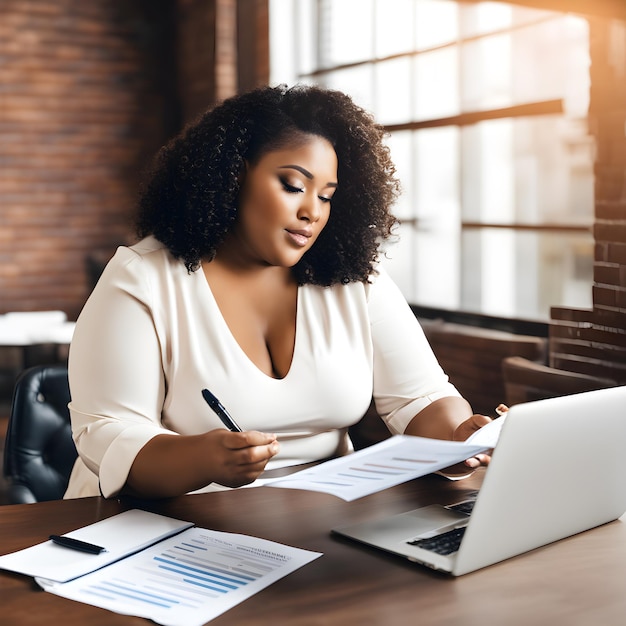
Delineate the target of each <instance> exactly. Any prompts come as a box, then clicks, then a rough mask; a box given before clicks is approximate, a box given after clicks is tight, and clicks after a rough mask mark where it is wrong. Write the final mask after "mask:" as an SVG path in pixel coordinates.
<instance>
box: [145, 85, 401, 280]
mask: <svg viewBox="0 0 626 626" xmlns="http://www.w3.org/2000/svg"><path fill="white" fill-rule="evenodd" d="M311 134H313V135H317V136H320V137H323V138H324V139H326V140H328V141H329V142H330V143H331V144H332V146H333V147H334V149H335V152H336V154H337V160H338V183H339V184H338V188H337V190H336V192H335V194H334V195H333V198H332V201H331V211H330V218H329V220H328V223H327V225H326V227H325V228H324V229H323V230H322V232H321V234H320V235H319V237H318V239H317V241H316V242H315V244H314V245H313V246H312V248H311V249H310V250H308V251H307V252H306V253H305V254H304V256H303V258H302V259H301V260H300V261H299V262H298V264H297V265H296V266H295V267H294V268H293V272H294V274H295V277H296V279H297V281H298V283H299V284H305V283H309V284H315V285H322V286H329V285H333V284H337V283H349V282H355V281H367V279H368V277H369V276H370V275H371V273H372V272H373V271H374V265H375V263H376V261H377V260H378V256H379V250H380V246H381V244H382V242H383V241H384V240H386V239H389V238H390V236H391V235H392V230H393V228H394V226H395V225H396V223H397V220H396V218H395V217H394V216H393V215H392V213H391V205H392V204H393V202H394V201H395V200H396V198H397V196H398V194H399V183H398V181H397V179H396V177H395V167H394V165H393V163H392V161H391V158H390V155H389V149H388V148H387V146H386V145H385V144H384V143H383V138H384V131H383V128H382V127H381V126H380V125H378V124H377V123H376V122H375V121H374V119H373V117H372V116H371V115H370V114H369V113H367V112H366V111H365V110H364V109H362V108H360V107H359V106H357V105H356V104H355V103H354V102H353V101H352V99H351V98H350V97H349V96H348V95H346V94H344V93H341V92H339V91H334V90H329V89H323V88H321V87H316V86H304V85H297V86H295V87H291V88H287V87H286V86H284V85H282V86H279V87H261V88H258V89H255V90H253V91H250V92H248V93H245V94H241V95H237V96H233V97H231V98H229V99H227V100H225V101H224V102H222V103H221V104H219V105H218V106H216V107H215V108H213V109H211V110H209V111H207V112H206V113H204V114H203V115H202V116H201V117H200V118H199V119H198V120H197V121H196V122H195V123H193V124H191V125H190V126H188V127H187V128H186V129H184V130H183V132H181V134H179V135H178V136H177V137H175V138H174V139H173V140H172V141H170V142H169V143H168V144H167V145H165V146H164V147H163V148H162V149H161V150H160V151H159V153H158V155H157V158H156V160H155V163H154V166H153V169H152V170H151V173H150V178H149V179H148V181H147V183H146V185H145V186H144V188H143V190H142V193H141V196H140V199H139V212H138V216H137V235H138V236H139V237H141V238H143V237H146V236H148V235H153V236H154V237H156V238H157V239H158V240H159V241H161V242H162V243H163V244H164V245H165V246H166V247H167V248H168V249H169V251H170V252H171V253H172V254H173V255H174V257H175V258H177V259H179V260H181V261H182V262H183V263H184V264H185V266H186V268H187V270H188V271H190V272H192V271H195V270H197V269H198V268H199V267H200V264H201V262H202V261H203V260H209V261H210V260H212V259H213V258H214V257H215V251H216V248H217V247H218V246H219V244H220V242H221V241H222V240H223V239H224V237H225V235H226V234H227V233H228V231H229V230H230V229H231V228H232V226H233V223H234V222H235V220H236V219H237V208H238V198H239V192H240V178H241V177H240V175H241V172H242V171H243V169H244V167H245V163H246V162H247V163H250V164H252V165H254V164H255V163H256V162H258V160H259V159H260V158H261V157H262V156H263V155H265V154H267V153H268V152H270V151H273V150H277V149H280V148H283V147H285V146H286V145H294V144H296V145H297V144H298V143H302V141H303V139H304V138H306V136H307V135H311Z"/></svg>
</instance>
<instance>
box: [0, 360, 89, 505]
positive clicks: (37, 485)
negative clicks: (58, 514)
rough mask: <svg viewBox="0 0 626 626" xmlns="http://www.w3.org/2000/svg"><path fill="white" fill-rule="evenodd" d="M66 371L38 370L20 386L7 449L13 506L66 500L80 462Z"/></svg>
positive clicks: (15, 395)
mask: <svg viewBox="0 0 626 626" xmlns="http://www.w3.org/2000/svg"><path fill="white" fill-rule="evenodd" d="M69 401H70V389H69V384H68V379H67V366H66V365H39V366H36V367H31V368H29V369H27V370H25V371H23V372H22V373H21V374H20V376H19V377H18V379H17V381H16V383H15V389H14V391H13V401H12V405H11V414H10V416H9V424H8V428H7V435H6V440H5V445H4V475H5V478H6V479H7V482H8V485H9V487H8V488H9V495H8V497H9V502H10V503H11V504H22V503H30V502H41V501H44V500H59V499H61V498H62V497H63V494H64V492H65V489H66V488H67V484H68V481H69V477H70V473H71V471H72V467H73V465H74V461H75V460H76V457H77V453H76V447H75V446H74V442H73V440H72V432H71V426H70V415H69V409H68V406H67V405H68V403H69Z"/></svg>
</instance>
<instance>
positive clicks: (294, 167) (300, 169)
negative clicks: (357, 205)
mask: <svg viewBox="0 0 626 626" xmlns="http://www.w3.org/2000/svg"><path fill="white" fill-rule="evenodd" d="M278 169H281V170H286V169H292V170H297V171H298V172H300V173H301V174H302V175H303V176H306V177H307V178H308V179H309V180H313V179H314V178H315V176H313V174H311V172H309V170H307V169H305V168H304V167H301V166H300V165H281V166H280V167H279V168H278ZM326 186H327V187H337V183H331V182H328V183H326Z"/></svg>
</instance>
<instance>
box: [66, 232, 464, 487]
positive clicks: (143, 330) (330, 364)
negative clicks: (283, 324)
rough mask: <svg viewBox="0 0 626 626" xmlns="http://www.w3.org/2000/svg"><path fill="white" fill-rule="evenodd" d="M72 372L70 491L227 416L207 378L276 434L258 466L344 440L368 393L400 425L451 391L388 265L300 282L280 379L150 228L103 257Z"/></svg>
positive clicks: (327, 451) (314, 455) (118, 482)
mask: <svg viewBox="0 0 626 626" xmlns="http://www.w3.org/2000/svg"><path fill="white" fill-rule="evenodd" d="M69 377H70V392H71V397H72V400H71V403H70V414H71V417H72V430H73V434H74V439H75V442H76V447H77V450H78V453H79V458H78V459H77V461H76V464H75V466H74V470H73V472H72V476H71V478H70V484H69V487H68V490H67V492H66V497H82V496H92V495H99V494H100V491H102V493H103V495H105V496H107V497H109V496H113V495H115V494H117V493H118V492H119V491H120V489H121V488H122V487H123V486H124V484H125V482H126V479H127V476H128V472H129V471H130V467H131V465H132V463H133V461H134V459H135V456H136V455H137V453H138V452H139V450H140V449H141V448H142V447H143V446H144V445H145V444H146V443H147V442H148V441H149V440H150V439H151V438H152V437H155V436H156V435H159V434H163V433H169V434H172V435H176V434H183V435H191V434H199V433H202V432H206V431H208V430H212V429H215V428H223V425H222V423H221V422H220V421H219V419H218V417H217V416H216V415H215V414H214V413H213V411H211V409H210V408H209V407H208V405H207V404H206V403H205V401H204V399H203V397H202V394H201V390H202V389H203V388H205V387H206V388H208V389H210V390H211V391H212V392H213V393H214V394H215V395H216V396H217V397H218V398H219V399H220V401H221V402H222V404H223V405H224V406H225V407H226V408H227V409H228V411H229V412H230V413H231V415H232V416H233V418H234V419H235V421H237V423H238V424H239V425H240V426H241V427H242V428H243V429H244V430H260V431H263V432H272V433H276V434H277V435H278V439H279V442H280V444H281V451H280V453H279V454H278V455H277V456H276V457H275V459H273V460H272V461H271V462H270V464H269V465H268V468H267V469H272V468H273V467H278V466H281V465H289V464H298V463H302V462H307V461H312V460H318V459H323V458H327V457H330V456H332V455H334V454H337V453H341V452H344V451H345V450H346V449H347V446H346V437H347V428H348V427H349V426H351V425H352V424H354V423H356V422H357V421H358V420H359V419H360V418H361V416H362V415H363V414H364V413H365V411H366V410H367V408H368V406H369V404H370V401H371V399H372V396H373V397H374V400H375V402H376V408H377V410H378V412H379V414H380V415H381V416H382V417H383V419H384V420H385V422H386V423H387V426H388V427H389V429H390V431H391V432H393V433H401V432H404V429H405V428H406V426H407V424H408V423H409V421H410V420H411V419H412V418H413V416H414V415H415V414H416V413H418V412H419V411H420V410H421V409H422V408H424V407H425V406H426V405H428V404H429V403H430V402H432V401H433V400H435V399H437V398H440V397H444V396H451V395H459V394H458V392H457V390H456V389H455V388H454V387H453V386H452V385H451V384H450V382H449V381H448V378H447V376H446V375H445V373H444V372H443V370H442V369H441V367H440V366H439V364H438V362H437V360H436V358H435V356H434V354H433V353H432V350H431V348H430V346H429V345H428V342H427V340H426V338H425V336H424V333H423V331H422V329H421V327H420V325H419V323H418V321H417V320H416V318H415V316H414V315H413V313H412V311H411V309H410V307H409V306H408V304H407V303H406V301H405V300H404V298H403V296H402V295H401V293H400V291H399V290H398V288H397V287H396V285H395V284H394V283H393V282H392V280H391V279H390V278H389V276H388V275H387V274H386V272H385V271H384V270H382V269H380V271H379V273H378V274H376V275H375V276H373V277H372V279H371V282H370V283H367V284H364V283H350V284H348V285H336V286H333V287H318V286H313V285H304V286H301V287H299V289H298V301H297V318H296V338H295V345H294V354H293V359H292V363H291V367H290V369H289V371H288V373H287V375H286V376H285V377H284V378H280V379H277V378H273V377H271V376H268V375H267V374H265V373H264V372H262V371H261V370H260V369H259V368H258V367H257V366H256V365H255V364H254V363H253V362H252V361H251V360H250V359H249V357H248V356H247V355H246V353H245V352H244V351H243V349H242V348H241V347H240V346H239V344H238V343H237V341H236V340H235V338H234V337H233V335H232V333H231V332H230V329H229V328H228V325H227V324H226V321H225V320H224V318H223V317H222V314H221V312H220V310H219V308H218V306H217V303H216V301H215V299H214V297H213V294H212V292H211V289H210V287H209V284H208V282H207V280H206V277H205V276H204V272H202V271H201V270H199V271H196V272H192V273H188V272H187V270H186V268H185V267H184V265H183V264H182V263H181V262H180V261H178V260H176V259H174V258H173V257H172V256H171V254H170V253H169V252H168V251H167V249H166V248H165V247H164V246H163V245H162V244H161V243H159V242H158V241H156V240H155V239H154V238H152V237H149V238H147V239H144V240H143V241H141V242H139V243H138V244H136V245H134V246H132V247H120V248H119V249H118V251H117V252H116V254H115V256H114V257H113V258H112V259H111V261H110V262H109V264H108V265H107V267H106V268H105V271H104V272H103V274H102V277H101V278H100V280H99V282H98V284H97V286H96V288H95V289H94V291H93V293H92V294H91V296H90V297H89V299H88V301H87V303H86V304H85V306H84V308H83V311H82V312H81V314H80V316H79V319H78V321H77V324H76V329H75V331H74V337H73V339H72V343H71V346H70V356H69ZM211 488H213V487H211V486H209V489H211Z"/></svg>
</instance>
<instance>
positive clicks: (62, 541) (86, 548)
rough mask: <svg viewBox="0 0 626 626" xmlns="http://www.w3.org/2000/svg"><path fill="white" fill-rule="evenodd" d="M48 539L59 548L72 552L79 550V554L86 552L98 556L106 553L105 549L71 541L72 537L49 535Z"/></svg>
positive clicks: (83, 542)
mask: <svg viewBox="0 0 626 626" xmlns="http://www.w3.org/2000/svg"><path fill="white" fill-rule="evenodd" d="M50 539H51V540H52V541H53V542H54V543H56V544H57V545H59V546H63V547H64V548H70V549H72V550H79V551H80V552H88V553H89V554H100V553H101V552H106V548H103V547H102V546H96V545H94V544H93V543H87V542H86V541H80V540H79V539H72V537H66V536H64V535H50Z"/></svg>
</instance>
